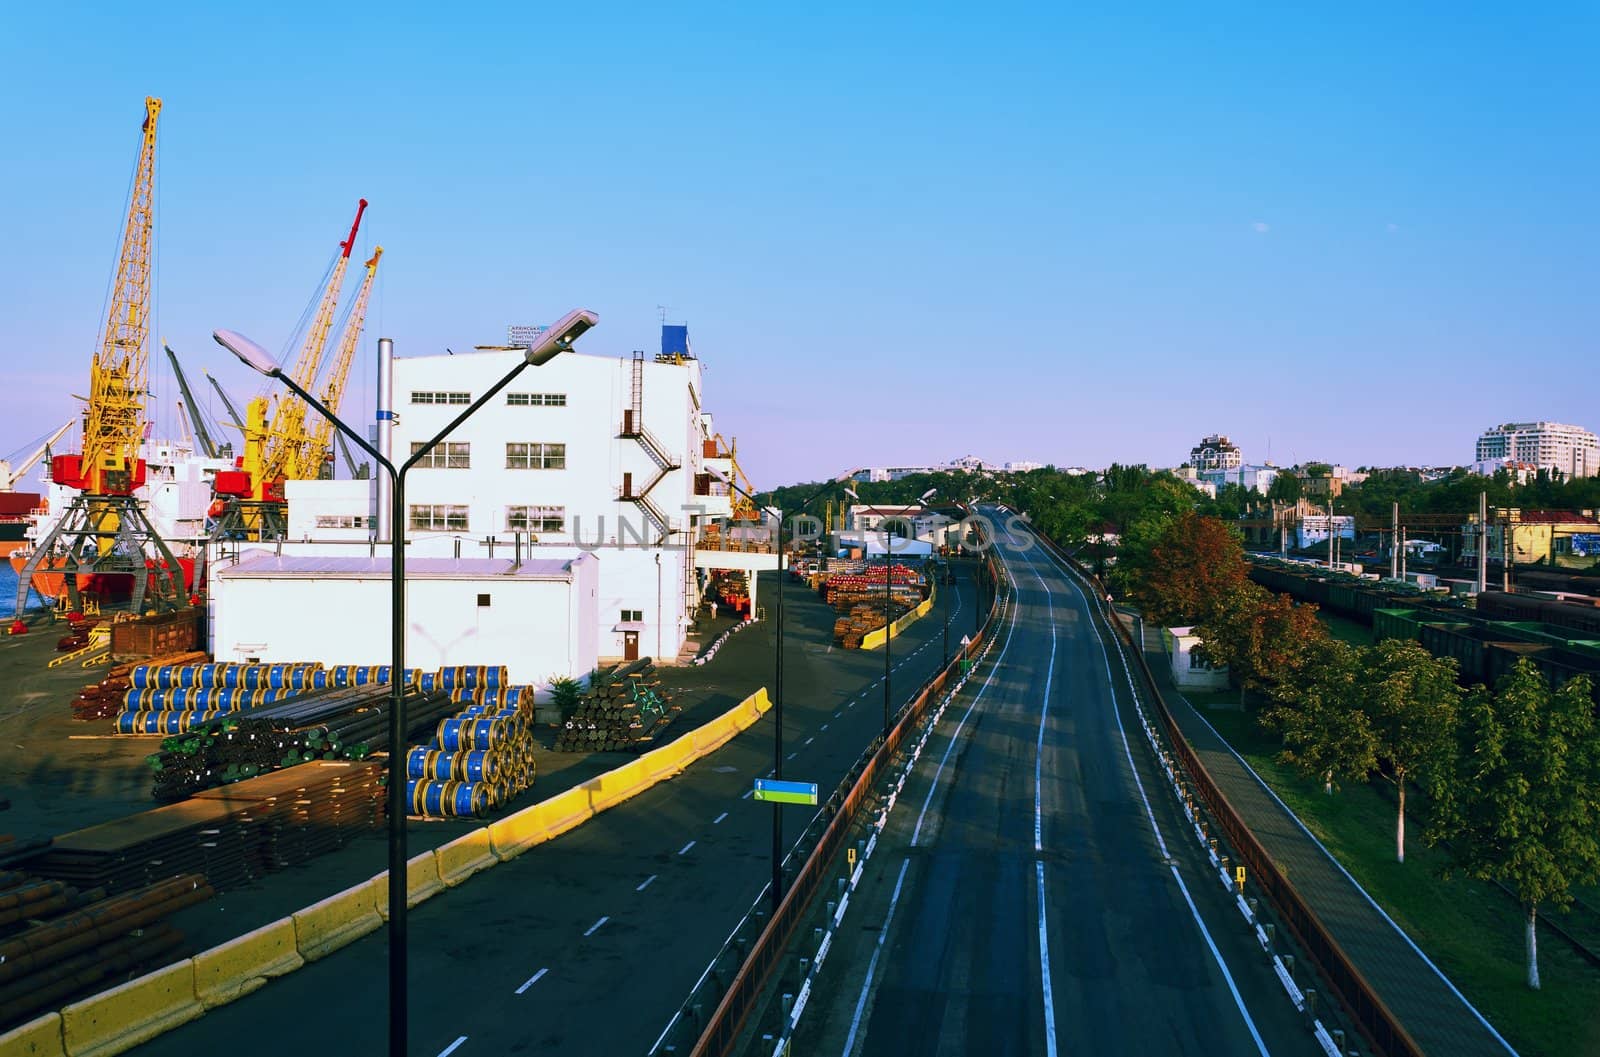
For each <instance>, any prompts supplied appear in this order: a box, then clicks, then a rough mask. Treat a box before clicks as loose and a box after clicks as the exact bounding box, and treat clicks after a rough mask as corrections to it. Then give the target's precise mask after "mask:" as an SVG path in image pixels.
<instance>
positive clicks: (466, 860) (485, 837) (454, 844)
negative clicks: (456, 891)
mask: <svg viewBox="0 0 1600 1057" xmlns="http://www.w3.org/2000/svg"><path fill="white" fill-rule="evenodd" d="M433 854H434V858H436V859H438V860H439V880H441V881H443V882H444V883H445V884H446V885H447V886H449V887H451V888H454V887H455V886H456V885H458V884H460V883H461V882H462V881H465V880H466V879H467V878H469V877H471V876H472V875H473V874H475V873H477V872H478V871H479V870H487V869H488V868H489V867H491V866H493V865H494V864H495V863H497V862H499V861H500V860H499V859H498V858H497V857H496V856H495V854H494V844H493V843H492V842H491V841H490V839H489V827H488V826H480V827H479V828H478V829H475V830H473V831H472V832H471V833H466V834H463V835H462V836H459V837H457V838H456V839H455V840H453V841H451V842H449V843H448V844H441V845H439V846H438V847H437V848H435V849H434V850H433Z"/></svg>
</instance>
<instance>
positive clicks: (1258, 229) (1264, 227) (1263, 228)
mask: <svg viewBox="0 0 1600 1057" xmlns="http://www.w3.org/2000/svg"><path fill="white" fill-rule="evenodd" d="M1250 227H1251V229H1252V230H1254V231H1255V233H1256V234H1257V235H1265V234H1266V233H1267V232H1269V231H1271V230H1272V225H1271V224H1268V223H1267V222H1266V221H1264V220H1257V221H1255V222H1254V223H1253V224H1251V225H1250Z"/></svg>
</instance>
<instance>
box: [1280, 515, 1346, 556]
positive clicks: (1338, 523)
mask: <svg viewBox="0 0 1600 1057" xmlns="http://www.w3.org/2000/svg"><path fill="white" fill-rule="evenodd" d="M1330 534H1332V535H1334V536H1337V537H1338V538H1339V539H1342V540H1353V539H1355V538H1356V519H1355V518H1354V517H1352V516H1351V515H1349V514H1335V515H1333V516H1332V517H1329V516H1328V515H1327V514H1307V515H1305V516H1304V517H1302V518H1301V519H1300V523H1299V526H1298V527H1297V528H1296V529H1295V543H1296V545H1297V546H1298V547H1300V548H1301V549H1302V550H1304V549H1305V548H1307V547H1311V546H1314V545H1316V544H1318V543H1326V542H1327V541H1328V537H1329V535H1330Z"/></svg>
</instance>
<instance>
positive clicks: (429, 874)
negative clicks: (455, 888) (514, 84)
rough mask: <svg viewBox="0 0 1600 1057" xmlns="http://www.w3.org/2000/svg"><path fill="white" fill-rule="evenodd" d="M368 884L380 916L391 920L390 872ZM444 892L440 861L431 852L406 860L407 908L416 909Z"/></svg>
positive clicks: (379, 875)
mask: <svg viewBox="0 0 1600 1057" xmlns="http://www.w3.org/2000/svg"><path fill="white" fill-rule="evenodd" d="M368 884H369V885H370V886H371V888H372V902H373V905H374V906H375V907H377V910H378V916H379V917H381V918H383V920H385V921H388V920H389V871H388V870H385V871H384V872H383V873H381V874H378V875H377V876H375V877H374V878H373V879H372V880H371V881H369V882H368ZM443 891H444V881H442V880H440V878H439V859H438V857H437V856H435V855H434V853H433V852H431V851H425V852H423V853H422V854H421V855H414V856H412V857H411V858H409V859H407V860H406V906H407V907H414V906H416V905H417V904H418V903H420V902H422V901H423V900H425V899H432V898H433V897H434V896H436V895H438V894H439V893H440V892H443Z"/></svg>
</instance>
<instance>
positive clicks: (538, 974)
mask: <svg viewBox="0 0 1600 1057" xmlns="http://www.w3.org/2000/svg"><path fill="white" fill-rule="evenodd" d="M648 883H649V882H646V884H648ZM549 971H550V970H549V969H540V970H539V971H538V972H536V973H534V974H533V975H532V976H530V977H528V979H527V980H526V981H525V982H524V983H523V985H522V986H521V987H519V988H517V994H519V995H520V994H522V992H524V991H526V990H527V989H528V988H530V987H532V986H533V985H534V984H536V983H538V982H539V977H541V976H543V975H544V974H545V973H547V972H549ZM445 1052H446V1053H449V1052H450V1051H449V1050H446V1051H445Z"/></svg>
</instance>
